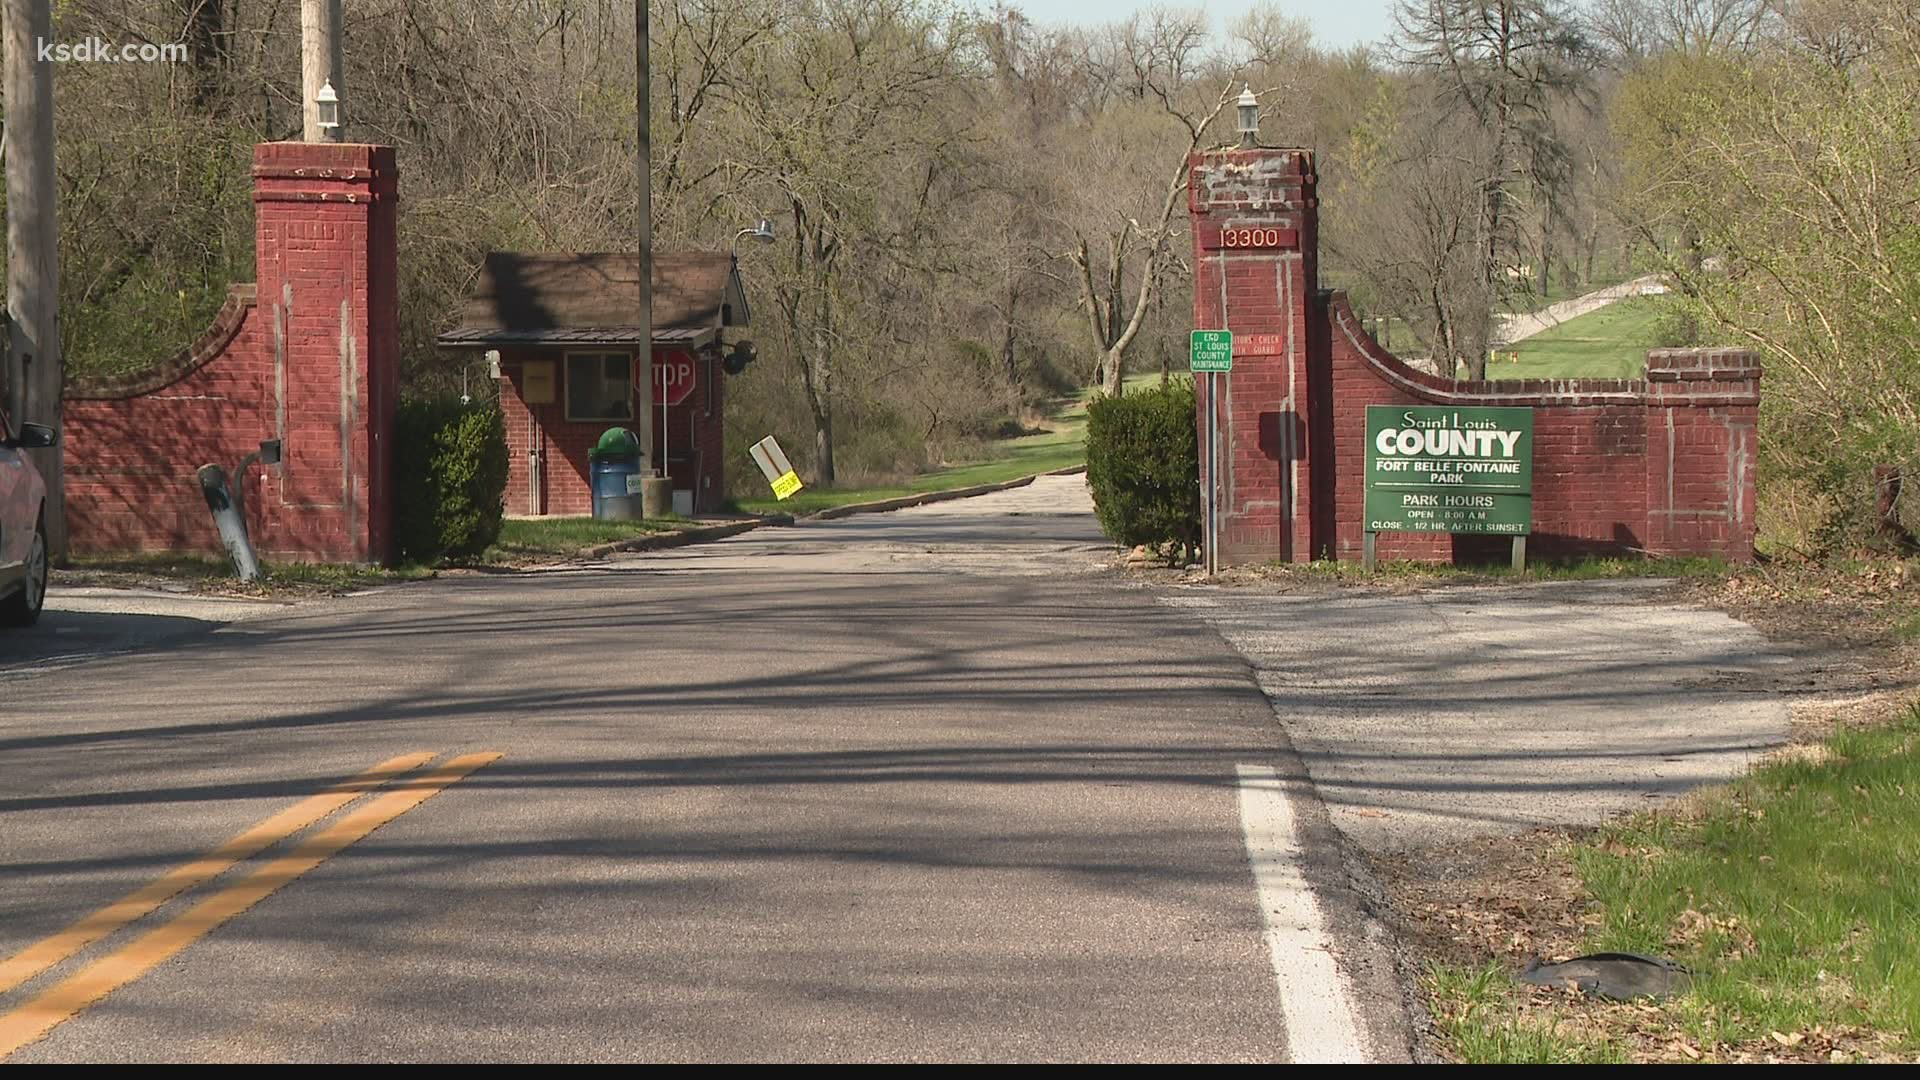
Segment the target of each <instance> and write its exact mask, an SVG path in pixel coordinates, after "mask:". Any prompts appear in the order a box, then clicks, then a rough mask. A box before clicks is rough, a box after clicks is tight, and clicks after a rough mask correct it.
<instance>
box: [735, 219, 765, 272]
mask: <svg viewBox="0 0 1920 1080" xmlns="http://www.w3.org/2000/svg"><path fill="white" fill-rule="evenodd" d="M743 236H751V237H753V238H754V239H755V240H758V241H760V242H761V243H763V244H771V243H773V221H772V220H771V219H769V218H761V219H760V220H759V221H757V222H755V223H754V226H753V228H751V229H741V230H740V231H739V232H737V233H734V234H733V245H732V247H731V249H730V250H731V251H732V253H733V261H734V262H739V261H740V238H741V237H743Z"/></svg>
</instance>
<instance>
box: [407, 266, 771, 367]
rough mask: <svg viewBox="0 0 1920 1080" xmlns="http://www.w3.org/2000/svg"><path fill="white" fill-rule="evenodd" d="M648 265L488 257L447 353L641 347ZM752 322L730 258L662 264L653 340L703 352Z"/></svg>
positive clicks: (444, 340) (656, 272)
mask: <svg viewBox="0 0 1920 1080" xmlns="http://www.w3.org/2000/svg"><path fill="white" fill-rule="evenodd" d="M639 306H640V257H639V256H638V255H636V254H634V253H632V252H611V253H609V252H598V253H593V252H572V253H557V254H528V253H523V252H515V251H495V252H490V253H489V254H488V255H487V259H486V263H485V264H484V265H483V266H482V267H481V269H480V279H479V280H478V281H477V282H475V284H474V288H473V292H472V294H471V295H469V296H468V297H467V302H466V306H465V308H464V310H463V311H462V314H461V320H460V325H459V326H458V327H456V328H454V329H452V330H449V331H447V332H446V333H444V334H441V335H440V337H439V342H440V344H441V345H442V346H444V347H447V348H469V349H471V348H492V347H494V346H498V345H634V344H638V343H639V341H640V328H639V327H638V326H636V325H634V314H635V313H636V312H637V311H638V309H639ZM749 320H750V315H749V313H748V310H747V296H746V292H745V290H744V289H742V288H741V285H740V274H739V270H738V268H737V267H736V266H735V264H734V261H733V259H732V257H731V256H729V255H726V254H722V253H719V252H711V253H709V252H697V253H691V254H675V255H656V256H654V260H653V341H654V343H655V344H662V345H664V344H673V345H699V344H703V343H704V342H706V341H707V340H708V339H709V338H711V337H712V336H713V335H715V334H717V333H718V332H719V330H720V328H721V327H724V326H745V325H747V323H748V322H749Z"/></svg>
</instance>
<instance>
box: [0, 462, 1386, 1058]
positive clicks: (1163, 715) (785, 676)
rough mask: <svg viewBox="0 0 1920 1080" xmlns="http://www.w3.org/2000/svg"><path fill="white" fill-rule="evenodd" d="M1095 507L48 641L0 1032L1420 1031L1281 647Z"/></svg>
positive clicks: (1205, 1038)
mask: <svg viewBox="0 0 1920 1080" xmlns="http://www.w3.org/2000/svg"><path fill="white" fill-rule="evenodd" d="M1100 547H1101V545H1100V541H1099V538H1098V536H1097V533H1096V532H1095V530H1094V526H1093V522H1092V519H1091V517H1090V515H1089V514H1088V513H1087V505H1086V498H1085V495H1084V491H1083V490H1082V489H1081V488H1080V487H1079V484H1078V480H1077V478H1059V479H1049V480H1043V481H1042V482H1040V483H1038V484H1036V485H1034V486H1033V487H1030V488H1025V489H1019V490H1016V491H1011V492H1007V493H1003V494H1000V495H995V496H990V497H986V498H981V499H974V500H967V501H966V502H964V503H949V504H943V505H940V506H934V507H926V508H921V509H917V510H912V511H904V512H900V513H896V514H889V515H879V516H873V517H864V518H854V519H847V520H842V521H837V522H832V523H828V524H824V525H819V526H812V527H805V528H797V529H777V530H776V529H766V530H760V531H757V532H754V533H750V534H747V535H745V536H742V537H738V538H735V539H734V540H731V541H727V542H724V543H719V544H713V545H707V546H702V547H697V548H688V549H681V550H678V551H673V552H663V553H656V554H652V555H647V556H644V557H632V558H619V559H615V560H612V561H610V562H608V563H606V564H604V565H597V566H591V567H579V568H572V569H568V570H563V571H555V572H549V573H541V574H533V575H524V576H494V577H465V578H457V579H447V580H439V581H432V582H422V583H415V584H408V585H399V586H392V587H388V588H384V589H380V590H375V591H372V592H369V593H366V594H362V595H358V596H353V597H346V598H341V599H339V600H336V601H327V602H319V603H312V604H303V605H300V606H298V607H295V608H291V609H287V610H280V611H261V612H246V613H241V614H244V616H245V617H241V618H237V619H236V620H235V621H231V622H230V623H228V624H226V625H221V626H212V625H210V624H209V623H210V620H211V621H215V622H217V621H220V620H222V619H224V617H225V616H218V617H215V616H214V615H210V614H208V613H204V612H203V613H202V615H203V616H206V617H204V618H198V619H197V622H196V621H194V620H195V619H196V617H193V616H186V617H185V618H188V619H189V621H190V622H193V623H194V624H193V625H185V624H173V623H169V624H166V625H167V628H168V629H167V632H165V633H156V634H152V635H148V636H146V637H138V635H136V638H137V639H134V640H130V639H127V638H125V637H124V633H127V632H129V631H126V629H125V627H122V628H121V630H120V631H108V630H105V629H101V630H99V631H98V632H99V633H103V634H106V635H107V640H108V641H109V644H110V645H111V647H101V648H99V649H96V650H95V651H93V652H92V653H87V652H86V650H84V649H82V650H77V651H76V650H73V649H68V650H66V651H65V653H64V654H63V655H64V656H65V659H64V660H62V661H61V662H59V663H47V662H45V660H46V657H45V656H41V657H39V659H21V658H20V657H21V656H22V655H24V653H21V654H16V655H15V656H14V659H13V660H12V661H11V664H12V666H11V668H9V669H8V670H9V671H10V672H11V674H10V676H6V677H0V763H4V768H0V958H6V957H11V958H12V959H11V960H8V961H6V963H7V964H11V965H13V966H12V968H11V971H12V976H11V982H12V983H13V984H14V985H11V986H10V985H9V976H8V971H9V969H8V968H7V967H5V966H4V965H0V1057H4V1056H5V1050H6V1048H7V1047H8V1040H9V1039H12V1040H13V1043H14V1044H15V1045H17V1047H18V1048H17V1049H16V1050H14V1052H13V1055H12V1058H11V1059H10V1060H15V1061H23V1062H51V1061H76V1060H98V1061H144V1060H169V1061H174V1060H178V1061H199V1060H248V1061H268V1060H295V1061H307V1060H340V1061H375V1060H409V1061H411V1060H446V1061H455V1060H458V1061H469V1060H569V1061H572V1060H578V1061H604V1060H687V1059H693V1060H705V1059H727V1060H735V1059H738V1060H760V1059H809V1060H836V1059H879V1060H933V1059H940V1060H976V1059H1033V1060H1054V1059H1081V1060H1088V1059H1091V1060H1133V1059H1157V1060H1168V1059H1172V1060H1190V1059H1191V1060H1213V1059H1221V1060H1276V1059H1285V1058H1286V1057H1288V1055H1289V1053H1290V1050H1291V1052H1292V1053H1293V1054H1294V1056H1296V1057H1299V1058H1301V1059H1310V1058H1314V1057H1317V1056H1322V1054H1323V1052H1324V1054H1325V1055H1326V1056H1341V1055H1343V1054H1346V1053H1347V1052H1348V1051H1350V1050H1352V1049H1353V1048H1352V1047H1346V1048H1345V1049H1343V1044H1341V1042H1340V1039H1339V1037H1337V1033H1336V1034H1329V1031H1331V1030H1332V1029H1333V1028H1337V1027H1339V1023H1336V1022H1335V1021H1339V1022H1340V1023H1349V1022H1350V1023H1351V1025H1352V1027H1353V1033H1354V1036H1355V1039H1356V1040H1357V1042H1356V1043H1355V1045H1356V1046H1359V1047H1360V1048H1361V1050H1362V1051H1363V1053H1360V1054H1358V1055H1357V1056H1366V1057H1373V1058H1380V1059H1392V1058H1396V1057H1402V1056H1404V1055H1405V1054H1406V1053H1407V1047H1408V1043H1409V1040H1408V1037H1407V1034H1406V1031H1405V1021H1404V1018H1403V1014H1402V1012H1401V1009H1400V1004H1401V1002H1400V996H1399V995H1400V993H1401V990H1400V986H1399V984H1398V983H1397V982H1396V981H1395V980H1394V978H1393V973H1392V972H1391V971H1390V970H1389V968H1388V967H1387V965H1386V964H1385V962H1384V961H1383V960H1382V959H1381V952H1382V950H1381V949H1380V948H1379V942H1378V938H1377V931H1376V930H1375V929H1374V928H1373V927H1372V925H1371V923H1370V922H1369V921H1368V919H1367V918H1366V917H1365V914H1364V911H1363V907H1364V904H1363V902H1362V901H1361V900H1360V899H1358V897H1357V895H1356V894H1355V893H1354V891H1353V889H1352V888H1351V885H1352V883H1351V881H1350V879H1349V873H1348V868H1347V866H1346V864H1345V862H1344V859H1343V857H1342V856H1341V848H1340V842H1339V839H1338V836H1337V834H1336V833H1335V832H1334V830H1333V829H1332V827H1331V824H1330V821H1329V819H1328V817H1327V815H1326V812H1325V810H1324V808H1322V807H1320V806H1319V804H1318V802H1317V800H1315V799H1314V798H1313V797H1312V796H1311V794H1310V793H1309V792H1307V790H1306V788H1305V786H1304V784H1303V783H1302V779H1303V775H1304V774H1303V773H1302V771H1301V767H1300V763H1299V761H1298V759H1297V758H1296V757H1295V756H1294V755H1293V753H1292V751H1291V749H1290V747H1289V745H1288V742H1287V736H1286V734H1285V731H1284V730H1283V729H1282V728H1281V727H1280V726H1279V725H1277V724H1276V723H1275V722H1274V713H1273V711H1272V710H1271V708H1270V707H1269V705H1268V703H1267V701H1266V700H1265V698H1264V697H1263V696H1262V695H1261V693H1260V691H1259V688H1258V687H1257V685H1256V683H1255V681H1254V678H1253V675H1252V673H1251V671H1250V670H1249V668H1248V666H1247V665H1246V663H1245V662H1244V661H1243V660H1241V659H1240V657H1239V656H1238V655H1237V654H1235V653H1234V652H1233V651H1232V650H1231V649H1230V648H1228V647H1227V646H1226V644H1225V643H1224V642H1223V641H1222V639H1221V638H1220V637H1219V635H1218V634H1216V633H1215V632H1213V631H1212V630H1211V629H1209V628H1208V627H1207V626H1206V625H1205V624H1204V623H1203V622H1202V621H1200V620H1199V619H1197V618H1195V617H1194V616H1193V615H1192V614H1190V613H1187V612H1183V611H1180V610H1178V609H1174V608H1170V607H1167V606H1165V605H1161V604H1158V603H1156V602H1155V601H1154V600H1153V598H1152V597H1151V596H1150V595H1149V594H1146V593H1143V592H1141V591H1139V590H1133V589H1127V588H1123V587H1118V586H1117V585H1115V584H1114V583H1113V582H1112V581H1111V580H1110V579H1109V578H1107V577H1104V576H1098V575H1094V574H1091V573H1088V570H1089V568H1090V567H1091V566H1092V564H1093V563H1094V561H1095V560H1096V557H1097V553H1098V551H1099V550H1100ZM229 614H232V613H229ZM71 617H72V616H71V615H68V616H63V615H61V614H58V613H56V614H53V615H50V616H49V623H50V625H51V626H52V628H53V629H54V630H55V631H56V632H57V631H58V629H59V628H60V626H61V625H62V623H63V622H64V621H66V619H68V618H71ZM151 617H153V618H167V617H170V616H163V615H155V616H151ZM173 617H179V616H173ZM114 633H121V634H122V635H123V636H122V637H114V636H113V634H114ZM114 642H118V644H113V643H114ZM16 647H17V646H16V643H15V641H14V640H13V639H7V640H4V641H0V650H6V649H15V648H16ZM8 663H9V661H8V659H6V656H5V655H0V667H5V666H6V665H7V664H8ZM415 753H420V754H430V755H434V756H435V758H436V761H437V762H438V763H439V764H438V765H434V766H424V767H419V768H415V769H414V771H412V772H408V773H405V774H404V775H401V776H400V777H399V778H398V779H394V780H392V781H390V782H388V783H387V785H386V786H385V787H383V788H381V789H380V790H379V791H377V792H374V793H371V794H367V795H364V796H362V797H361V798H360V801H357V802H353V803H351V804H349V805H347V806H346V807H345V808H344V809H340V808H339V806H338V805H337V804H338V803H339V802H343V801H345V800H347V799H350V798H352V797H353V795H354V793H353V792H348V793H346V794H343V795H341V796H339V797H337V798H336V799H335V800H334V801H333V802H332V803H324V800H323V805H320V806H319V807H318V808H317V809H315V808H314V805H315V804H314V797H315V796H316V793H321V792H324V791H325V790H326V789H328V788H329V787H330V786H331V785H336V784H338V783H340V782H341V781H343V780H346V779H347V778H351V777H355V776H356V775H360V774H362V773H364V772H365V771H366V770H368V769H370V768H372V767H373V766H375V765H377V764H379V763H382V762H391V761H392V760H393V759H396V758H400V757H402V756H404V755H408V754H415ZM476 754H485V755H492V754H498V755H499V756H498V757H497V759H496V758H492V757H490V756H489V757H471V756H470V755H476ZM449 760H454V761H456V762H457V763H458V767H457V768H456V769H455V770H454V771H453V772H436V771H433V770H435V769H443V768H444V767H445V765H446V763H447V762H448V761H449ZM408 764H417V763H409V762H399V763H396V764H394V765H393V766H392V767H393V768H394V769H396V770H397V769H402V768H405V767H406V766H407V765H408ZM1262 777H1266V778H1268V779H1266V780H1263V779H1261V778H1262ZM323 814H330V815H331V816H326V817H324V819H320V817H321V815H323ZM302 815H306V816H305V817H303V816H302ZM290 816H291V817H290ZM311 819H320V820H318V824H312V820H311ZM309 825H311V827H310V828H309V827H308V826H309ZM250 829H251V830H253V832H252V833H248V832H247V830H250ZM376 830H377V831H376ZM243 834H244V835H243ZM288 836H290V837H292V839H283V838H284V837H288ZM249 837H250V839H249ZM230 838H236V839H233V840H231V841H230ZM223 844H227V845H228V849H227V850H225V851H224V852H221V851H220V850H219V849H221V847H222V845H223ZM235 845H237V847H236V846H235ZM1250 850H1251V851H1252V854H1251V855H1250V853H1249V852H1250ZM255 851H259V852H260V853H258V854H255V853H254V852H255ZM210 853H213V854H210ZM223 860H225V861H223ZM234 863H237V864H238V865H237V866H233V867H232V868H229V866H230V865H231V864H234ZM183 866H184V867H185V869H176V868H181V867H183ZM169 872H172V873H173V875H174V876H173V877H172V878H165V877H164V876H165V875H168V874H169ZM215 875H218V876H217V877H216V876H215ZM209 878H211V880H204V879H209ZM156 881H162V882H165V881H171V882H173V885H167V884H161V885H155V884H154V883H155V882H156ZM174 885H177V886H178V889H177V890H176V891H177V892H178V895H173V894H172V893H170V892H169V889H172V888H173V887H174ZM143 889H144V890H145V893H144V894H143V897H142V896H136V897H135V900H134V901H133V902H130V903H124V904H122V905H121V906H120V907H119V908H115V909H109V908H108V905H111V904H113V903H114V902H115V901H117V900H120V899H121V898H123V897H127V896H129V894H135V893H136V892H137V891H138V890H143ZM102 911H105V912H106V914H103V915H95V916H94V918H95V923H94V924H93V925H92V927H91V928H90V929H89V928H88V927H86V926H82V927H81V928H80V929H78V930H74V929H72V927H73V925H74V923H75V921H76V920H80V919H82V918H83V917H87V916H89V915H90V914H91V913H96V912H102ZM1263 913H1264V914H1263ZM120 922H127V923H129V925H125V926H120V925H119V923H120ZM92 938H98V940H92ZM1287 949H1296V950H1299V952H1298V955H1293V954H1288V953H1287V952H1286V951H1285V950H1287ZM65 953H71V954H72V955H64V954H65ZM35 956H40V957H42V958H49V957H50V959H46V963H47V964H49V965H50V966H47V967H45V970H39V969H37V968H35V967H34V965H33V964H32V963H27V962H26V961H23V960H22V957H26V958H28V960H31V959H32V958H33V957H35ZM1295 961H1298V962H1295ZM23 965H24V966H23ZM1336 967H1337V971H1336ZM1323 970H1324V971H1331V972H1334V973H1335V975H1336V976H1337V979H1334V980H1322V982H1320V983H1314V982H1313V980H1312V978H1306V979H1305V981H1304V982H1303V976H1302V975H1301V973H1302V972H1313V971H1323ZM1314 978H1318V976H1314ZM1335 982H1337V983H1338V985H1335ZM1290 986H1291V990H1289V987H1290ZM1343 1009H1345V1010H1346V1013H1345V1014H1342V1010H1343ZM1343 1015H1344V1019H1343V1018H1342V1017H1343ZM1326 1017H1332V1018H1333V1019H1332V1020H1329V1021H1326V1023H1324V1024H1323V1022H1322V1021H1323V1018H1326ZM1289 1018H1291V1019H1292V1021H1293V1024H1294V1026H1295V1027H1296V1028H1298V1030H1294V1031H1292V1032H1290V1031H1289V1030H1288V1028H1289V1023H1288V1022H1289ZM1328 1024H1331V1025H1332V1027H1328V1026H1327V1025H1328ZM42 1031H44V1032H45V1034H44V1037H41V1032H42ZM1303 1048H1305V1049H1303Z"/></svg>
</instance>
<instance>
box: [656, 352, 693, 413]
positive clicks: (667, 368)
mask: <svg viewBox="0 0 1920 1080" xmlns="http://www.w3.org/2000/svg"><path fill="white" fill-rule="evenodd" d="M692 396H693V354H692V353H687V352H662V353H655V354H654V356H653V403H654V404H655V405H678V404H680V403H681V402H684V401H686V400H687V399H688V398H690V397H692Z"/></svg>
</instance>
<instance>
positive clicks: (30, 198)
mask: <svg viewBox="0 0 1920 1080" xmlns="http://www.w3.org/2000/svg"><path fill="white" fill-rule="evenodd" d="M0 5H3V6H0V64H4V65H5V68H6V75H5V83H6V135H5V146H4V149H0V153H4V154H5V155H6V159H7V160H6V173H7V318H8V321H9V326H8V334H7V339H8V353H9V355H8V356H7V358H6V377H7V378H6V382H7V388H8V394H9V396H10V398H11V400H10V401H9V402H8V412H9V413H10V414H11V415H12V417H13V421H14V423H16V424H19V423H24V422H26V421H29V420H30V421H32V422H34V423H36V424H46V425H47V426H49V427H51V428H53V429H54V430H56V431H58V430H60V427H61V413H62V408H61V400H60V399H61V394H62V392H63V390H64V386H65V382H66V380H65V372H64V367H63V363H62V355H61V351H60V228H59V224H58V221H57V219H56V218H55V215H54V208H55V206H56V203H57V194H56V188H55V186H54V172H53V65H52V64H51V63H41V62H40V60H39V57H38V55H37V53H38V45H39V43H40V42H41V41H45V40H48V39H49V38H50V37H51V36H52V34H53V14H52V4H51V0H0ZM29 453H30V454H32V455H33V457H34V464H35V466H36V467H37V468H38V469H39V470H40V475H41V476H42V477H43V478H44V479H45V480H46V482H47V548H48V554H49V555H50V556H51V557H52V559H53V560H54V561H55V562H56V563H57V562H63V561H65V559H66V557H67V488H66V481H65V478H64V476H63V474H62V471H61V470H62V467H63V460H64V455H63V454H62V453H61V449H60V447H59V445H57V444H56V445H54V446H52V447H49V448H48V449H45V450H33V451H29Z"/></svg>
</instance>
